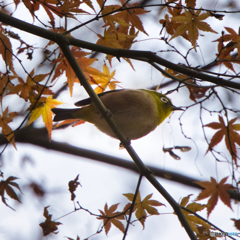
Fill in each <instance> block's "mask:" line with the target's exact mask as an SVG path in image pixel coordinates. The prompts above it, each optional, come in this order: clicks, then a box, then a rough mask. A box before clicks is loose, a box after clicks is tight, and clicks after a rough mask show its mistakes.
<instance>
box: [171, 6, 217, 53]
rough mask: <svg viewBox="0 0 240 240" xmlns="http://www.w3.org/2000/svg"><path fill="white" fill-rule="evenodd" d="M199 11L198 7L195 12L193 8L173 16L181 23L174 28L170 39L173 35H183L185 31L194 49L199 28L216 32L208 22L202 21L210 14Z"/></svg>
mask: <svg viewBox="0 0 240 240" xmlns="http://www.w3.org/2000/svg"><path fill="white" fill-rule="evenodd" d="M200 13H201V10H200V9H199V10H197V11H196V12H195V11H193V10H191V11H187V10H186V11H185V12H184V13H182V14H181V15H179V16H176V17H173V19H174V20H175V21H176V22H178V23H181V25H180V26H179V27H178V28H177V29H176V31H175V32H174V34H173V36H172V37H171V39H170V40H172V39H173V38H175V37H178V36H181V35H184V34H185V33H186V32H188V37H189V40H190V41H191V43H192V45H193V47H194V49H195V50H196V42H197V39H198V36H199V30H201V31H204V32H212V33H217V32H215V31H214V30H213V29H212V28H211V27H210V25H209V24H208V23H206V22H203V20H205V19H206V18H208V17H209V16H210V15H209V13H202V14H200Z"/></svg>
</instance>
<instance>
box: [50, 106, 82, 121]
mask: <svg viewBox="0 0 240 240" xmlns="http://www.w3.org/2000/svg"><path fill="white" fill-rule="evenodd" d="M51 110H52V112H53V113H54V114H55V116H54V118H53V121H54V122H59V121H62V120H67V119H79V111H80V110H81V109H80V108H77V109H76V108H73V109H66V108H53V109H51ZM77 116H78V117H77Z"/></svg>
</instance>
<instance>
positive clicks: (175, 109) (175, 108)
mask: <svg viewBox="0 0 240 240" xmlns="http://www.w3.org/2000/svg"><path fill="white" fill-rule="evenodd" d="M172 108H173V111H177V110H179V111H184V109H182V108H180V107H175V106H174V105H172Z"/></svg>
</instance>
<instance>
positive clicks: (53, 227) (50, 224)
mask: <svg viewBox="0 0 240 240" xmlns="http://www.w3.org/2000/svg"><path fill="white" fill-rule="evenodd" d="M48 208H49V206H47V207H45V208H44V211H43V216H44V217H45V218H46V220H45V222H42V223H40V224H39V226H40V227H41V228H42V231H43V235H44V236H47V235H49V234H50V233H54V234H57V233H58V232H56V231H57V230H58V227H57V226H58V225H60V224H62V223H60V222H55V221H52V220H51V219H52V215H51V214H49V213H48V210H47V209H48Z"/></svg>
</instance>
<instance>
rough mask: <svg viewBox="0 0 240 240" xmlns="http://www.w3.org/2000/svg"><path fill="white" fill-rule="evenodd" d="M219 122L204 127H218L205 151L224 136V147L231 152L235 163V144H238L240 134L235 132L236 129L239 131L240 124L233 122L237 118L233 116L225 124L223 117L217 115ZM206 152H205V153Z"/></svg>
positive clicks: (239, 143) (239, 142)
mask: <svg viewBox="0 0 240 240" xmlns="http://www.w3.org/2000/svg"><path fill="white" fill-rule="evenodd" d="M218 119H219V122H212V123H209V124H207V125H205V127H210V128H212V129H219V130H218V131H217V132H216V133H215V134H214V135H213V137H212V139H211V141H210V143H209V148H208V150H207V152H208V151H209V150H210V149H212V148H213V147H214V146H216V145H217V144H218V143H220V142H221V141H222V139H223V137H225V144H226V147H227V149H228V151H229V153H230V154H231V156H232V158H233V160H234V161H235V163H236V164H237V149H236V144H238V145H239V146H240V135H239V134H238V133H237V131H240V124H233V123H234V122H235V121H236V120H237V119H238V118H234V119H232V120H231V121H229V123H228V125H227V126H225V123H224V120H223V118H222V117H221V116H220V115H219V116H218ZM207 152H206V153H207Z"/></svg>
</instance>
